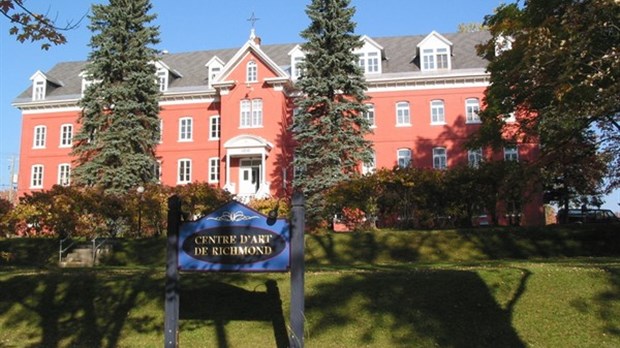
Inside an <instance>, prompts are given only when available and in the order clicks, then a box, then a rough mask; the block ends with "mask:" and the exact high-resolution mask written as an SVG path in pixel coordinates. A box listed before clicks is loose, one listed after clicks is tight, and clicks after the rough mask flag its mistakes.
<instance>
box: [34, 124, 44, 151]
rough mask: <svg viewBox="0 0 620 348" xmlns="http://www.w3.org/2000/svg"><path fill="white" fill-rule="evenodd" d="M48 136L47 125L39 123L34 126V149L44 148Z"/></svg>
mask: <svg viewBox="0 0 620 348" xmlns="http://www.w3.org/2000/svg"><path fill="white" fill-rule="evenodd" d="M46 138H47V126H43V125H39V126H36V127H34V136H33V138H32V148H33V149H44V148H45V143H46V140H47V139H46Z"/></svg>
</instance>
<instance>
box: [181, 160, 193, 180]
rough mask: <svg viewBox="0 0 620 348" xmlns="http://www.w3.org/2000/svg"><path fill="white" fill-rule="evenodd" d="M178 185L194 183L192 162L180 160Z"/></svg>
mask: <svg viewBox="0 0 620 348" xmlns="http://www.w3.org/2000/svg"><path fill="white" fill-rule="evenodd" d="M178 173H179V175H178V177H177V184H187V183H190V182H191V181H192V160H190V159H180V160H179V162H178Z"/></svg>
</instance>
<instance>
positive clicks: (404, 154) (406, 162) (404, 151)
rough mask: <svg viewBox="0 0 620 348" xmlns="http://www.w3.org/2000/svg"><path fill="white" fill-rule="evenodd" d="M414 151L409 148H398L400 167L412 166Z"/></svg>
mask: <svg viewBox="0 0 620 348" xmlns="http://www.w3.org/2000/svg"><path fill="white" fill-rule="evenodd" d="M411 155H412V151H411V149H409V148H401V149H398V150H396V163H397V164H398V167H399V168H407V167H409V166H411V163H412V161H411Z"/></svg>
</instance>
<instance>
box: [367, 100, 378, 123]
mask: <svg viewBox="0 0 620 348" xmlns="http://www.w3.org/2000/svg"><path fill="white" fill-rule="evenodd" d="M364 118H365V119H366V121H367V122H368V125H369V126H370V128H376V127H377V124H376V118H375V104H366V111H365V112H364Z"/></svg>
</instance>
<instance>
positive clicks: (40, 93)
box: [32, 80, 46, 100]
mask: <svg viewBox="0 0 620 348" xmlns="http://www.w3.org/2000/svg"><path fill="white" fill-rule="evenodd" d="M45 84H46V83H45V80H35V81H34V86H33V91H32V100H43V99H45Z"/></svg>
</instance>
